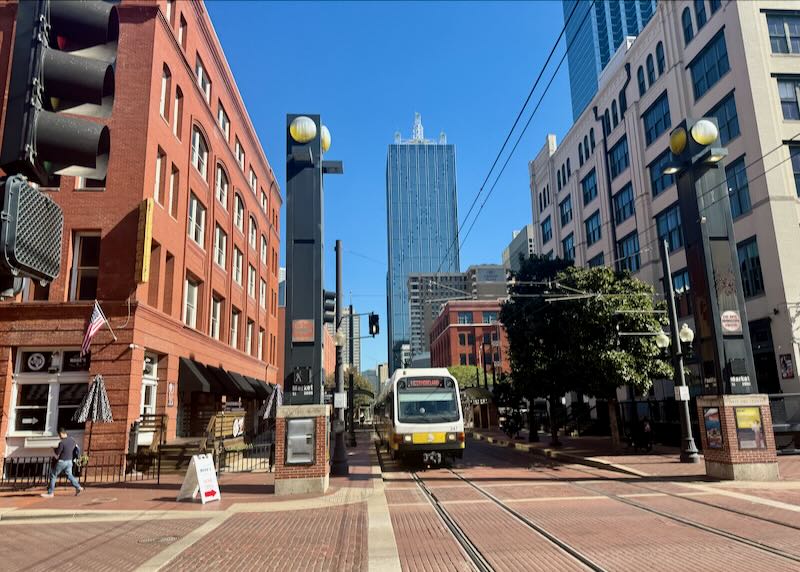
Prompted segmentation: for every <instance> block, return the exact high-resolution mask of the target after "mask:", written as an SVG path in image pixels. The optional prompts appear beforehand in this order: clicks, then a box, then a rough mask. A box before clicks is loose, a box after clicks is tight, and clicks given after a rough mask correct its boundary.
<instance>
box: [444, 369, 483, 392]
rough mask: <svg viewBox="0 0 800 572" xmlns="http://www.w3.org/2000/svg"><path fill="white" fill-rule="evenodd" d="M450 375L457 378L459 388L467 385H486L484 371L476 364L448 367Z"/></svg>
mask: <svg viewBox="0 0 800 572" xmlns="http://www.w3.org/2000/svg"><path fill="white" fill-rule="evenodd" d="M447 371H449V372H450V375H452V376H453V377H455V378H456V381H457V382H458V387H459V389H465V388H467V387H475V386H476V385H479V386H480V387H486V378H485V377H484V375H483V371H482V370H481V369H480V368H477V367H476V366H474V365H451V366H450V367H448V368H447Z"/></svg>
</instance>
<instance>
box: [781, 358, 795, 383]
mask: <svg viewBox="0 0 800 572" xmlns="http://www.w3.org/2000/svg"><path fill="white" fill-rule="evenodd" d="M779 361H780V365H781V379H792V378H793V377H794V360H792V354H781V355H780V360H779Z"/></svg>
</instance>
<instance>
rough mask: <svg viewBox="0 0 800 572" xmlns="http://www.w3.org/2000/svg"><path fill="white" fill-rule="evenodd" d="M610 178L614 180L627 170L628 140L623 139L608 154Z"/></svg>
mask: <svg viewBox="0 0 800 572" xmlns="http://www.w3.org/2000/svg"><path fill="white" fill-rule="evenodd" d="M608 155H609V166H610V170H611V178H612V179H614V178H616V177H617V175H619V174H620V173H622V171H624V170H625V169H627V168H628V164H629V158H628V138H627V137H623V138H622V139H620V140H619V142H618V143H617V144H616V145H614V146H613V147H612V148H611V149H610V150H609V152H608Z"/></svg>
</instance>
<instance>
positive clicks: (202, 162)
mask: <svg viewBox="0 0 800 572" xmlns="http://www.w3.org/2000/svg"><path fill="white" fill-rule="evenodd" d="M192 166H193V167H194V168H195V169H197V172H198V173H200V176H201V177H203V180H205V178H206V176H207V175H208V144H207V143H206V139H205V137H203V134H202V133H200V130H199V129H198V128H197V126H195V127H193V128H192Z"/></svg>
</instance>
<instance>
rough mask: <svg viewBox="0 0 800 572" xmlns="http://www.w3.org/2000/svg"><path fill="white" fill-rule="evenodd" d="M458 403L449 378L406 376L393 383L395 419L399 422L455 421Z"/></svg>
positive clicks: (457, 416)
mask: <svg viewBox="0 0 800 572" xmlns="http://www.w3.org/2000/svg"><path fill="white" fill-rule="evenodd" d="M458 407H459V404H458V401H457V400H456V389H455V384H454V383H453V380H452V379H446V378H424V379H423V378H410V379H402V380H400V381H399V382H398V383H397V420H398V421H401V422H403V423H446V422H448V421H458V420H459V412H458Z"/></svg>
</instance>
